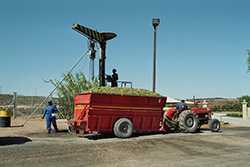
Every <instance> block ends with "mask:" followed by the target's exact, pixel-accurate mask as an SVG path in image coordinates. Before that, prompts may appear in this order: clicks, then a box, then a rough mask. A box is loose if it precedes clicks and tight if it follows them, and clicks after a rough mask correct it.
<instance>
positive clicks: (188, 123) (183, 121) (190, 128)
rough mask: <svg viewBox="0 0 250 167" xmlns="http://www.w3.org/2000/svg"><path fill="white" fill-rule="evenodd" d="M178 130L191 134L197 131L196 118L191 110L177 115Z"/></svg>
mask: <svg viewBox="0 0 250 167" xmlns="http://www.w3.org/2000/svg"><path fill="white" fill-rule="evenodd" d="M178 120H179V128H180V130H181V131H182V132H187V133H193V132H196V131H197V129H198V118H197V116H196V114H195V113H194V112H193V111H191V110H184V111H182V112H181V113H180V115H179V118H178Z"/></svg>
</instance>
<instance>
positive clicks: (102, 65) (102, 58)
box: [99, 41, 106, 86]
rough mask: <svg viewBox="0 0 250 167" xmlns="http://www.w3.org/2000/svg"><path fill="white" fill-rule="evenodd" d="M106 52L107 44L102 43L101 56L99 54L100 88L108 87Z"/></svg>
mask: <svg viewBox="0 0 250 167" xmlns="http://www.w3.org/2000/svg"><path fill="white" fill-rule="evenodd" d="M105 50H106V42H105V41H104V42H102V43H100V54H99V80H100V83H99V85H100V86H106V84H105V59H106V56H105V54H106V53H105Z"/></svg>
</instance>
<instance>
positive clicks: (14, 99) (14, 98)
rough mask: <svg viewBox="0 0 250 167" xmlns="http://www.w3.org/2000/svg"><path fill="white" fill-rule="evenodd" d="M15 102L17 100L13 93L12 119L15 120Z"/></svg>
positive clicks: (15, 94)
mask: <svg viewBox="0 0 250 167" xmlns="http://www.w3.org/2000/svg"><path fill="white" fill-rule="evenodd" d="M16 100H17V93H16V92H14V95H13V118H14V119H16Z"/></svg>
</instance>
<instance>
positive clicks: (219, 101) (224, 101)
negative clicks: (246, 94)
mask: <svg viewBox="0 0 250 167" xmlns="http://www.w3.org/2000/svg"><path fill="white" fill-rule="evenodd" d="M187 100H188V101H193V99H187ZM195 100H197V101H200V102H203V101H204V100H206V102H208V105H209V106H212V107H214V106H224V105H230V104H235V103H238V101H239V100H238V99H228V98H199V99H195Z"/></svg>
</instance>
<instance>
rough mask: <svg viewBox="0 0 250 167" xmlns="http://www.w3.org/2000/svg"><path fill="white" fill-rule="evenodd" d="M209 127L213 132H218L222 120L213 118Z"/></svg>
mask: <svg viewBox="0 0 250 167" xmlns="http://www.w3.org/2000/svg"><path fill="white" fill-rule="evenodd" d="M209 129H210V130H211V131H212V132H218V131H219V130H220V121H219V120H218V119H212V120H211V121H210V122H209Z"/></svg>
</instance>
